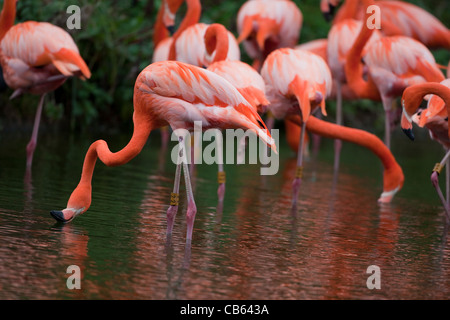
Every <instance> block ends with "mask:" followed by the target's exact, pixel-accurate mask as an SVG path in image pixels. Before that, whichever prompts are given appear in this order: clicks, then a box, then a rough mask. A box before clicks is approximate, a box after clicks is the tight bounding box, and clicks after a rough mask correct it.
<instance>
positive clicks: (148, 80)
mask: <svg viewBox="0 0 450 320" xmlns="http://www.w3.org/2000/svg"><path fill="white" fill-rule="evenodd" d="M133 101H134V114H133V123H134V131H133V135H132V137H131V140H130V141H129V143H128V144H127V145H126V146H125V147H124V148H123V149H122V150H120V151H118V152H115V153H113V152H111V151H110V150H109V148H108V145H107V143H106V142H105V141H104V140H97V141H96V142H94V143H93V144H91V146H90V147H89V150H88V151H87V153H86V157H85V160H84V164H83V170H82V175H81V180H80V182H79V184H78V186H77V187H76V188H75V190H74V191H73V192H72V194H71V196H70V198H69V200H68V202H67V206H66V208H65V209H63V210H61V211H58V210H54V211H51V215H52V216H53V217H54V218H55V219H57V220H59V221H62V222H69V221H71V220H72V219H74V218H75V217H76V216H77V215H80V214H82V213H84V212H86V210H88V208H89V207H90V204H91V197H92V195H91V193H92V191H91V190H92V187H91V181H92V175H93V172H94V167H95V163H96V161H97V158H100V160H101V161H102V162H103V163H104V164H106V165H107V166H119V165H123V164H125V163H127V162H129V161H130V160H131V159H133V158H134V157H136V156H137V155H138V154H139V153H140V151H141V150H142V148H143V147H144V145H145V143H146V141H147V138H148V136H149V134H150V131H151V130H154V129H156V128H158V127H161V126H164V125H170V126H171V128H172V129H173V130H174V132H175V133H176V134H177V135H178V141H179V153H178V159H177V169H176V173H175V183H174V192H173V193H172V195H171V204H170V206H169V208H168V210H167V235H170V234H171V233H172V228H173V224H174V219H175V215H176V213H177V211H178V199H179V194H178V192H179V183H180V176H181V167H183V171H184V177H185V185H186V194H187V199H188V200H187V201H188V207H187V214H186V221H187V232H186V241H187V242H190V241H191V239H192V231H193V225H194V219H195V215H196V212H197V208H196V205H195V201H194V195H193V192H192V186H191V182H190V176H189V170H188V168H187V160H186V159H187V158H186V153H185V152H184V151H185V150H184V141H185V138H186V135H187V131H186V130H193V129H194V121H201V123H202V128H203V129H209V128H219V129H225V128H242V129H246V130H247V129H248V130H254V131H256V133H257V134H258V136H259V138H260V139H261V140H262V141H264V142H265V143H266V144H267V145H269V146H270V147H271V148H272V149H273V150H274V152H276V145H275V142H274V140H273V139H272V138H271V136H270V133H269V132H268V131H266V130H264V129H266V128H265V125H264V123H263V122H262V119H261V117H260V116H259V115H258V113H257V112H256V111H255V110H254V108H253V107H252V106H251V105H250V103H249V102H248V101H247V100H246V99H245V98H244V97H243V96H242V95H241V94H240V93H239V92H238V91H237V89H236V88H235V87H234V86H233V85H232V84H230V83H229V82H228V81H226V80H225V79H223V78H222V77H220V76H218V75H216V74H215V73H213V72H211V71H208V70H205V69H202V68H199V67H196V66H193V65H189V64H185V63H182V62H179V61H162V62H155V63H153V64H151V65H149V66H148V67H146V68H145V69H144V70H143V71H142V72H141V73H140V74H139V76H138V77H137V80H136V83H135V87H134V97H133ZM183 129H184V130H183Z"/></svg>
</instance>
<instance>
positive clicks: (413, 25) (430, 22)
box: [321, 0, 450, 49]
mask: <svg viewBox="0 0 450 320" xmlns="http://www.w3.org/2000/svg"><path fill="white" fill-rule="evenodd" d="M339 2H340V1H339V0H321V10H322V12H323V13H324V15H325V16H326V17H331V15H332V12H331V11H330V8H331V9H332V8H334V7H336V6H337V4H338V3H339ZM363 3H364V0H347V1H345V2H344V3H343V5H342V6H341V8H340V10H339V11H338V13H337V14H336V17H335V18H334V20H333V23H338V22H340V21H342V20H345V19H349V18H352V19H358V20H360V19H362V18H363V17H364V12H363V9H364V8H365V7H364V8H363ZM374 4H376V5H377V6H378V7H379V8H380V11H381V13H382V14H381V16H382V21H381V27H382V30H381V31H382V33H383V34H384V35H386V36H394V35H403V36H407V37H411V38H414V39H416V40H418V41H420V42H422V43H423V44H424V45H425V46H427V47H429V48H445V49H450V30H449V29H448V28H447V27H446V26H445V25H444V24H442V22H440V21H439V20H438V19H437V18H436V17H435V16H433V15H432V14H431V13H429V12H427V11H426V10H424V9H422V8H420V7H418V6H416V5H414V4H411V3H408V2H404V1H392V0H390V1H375V2H374Z"/></svg>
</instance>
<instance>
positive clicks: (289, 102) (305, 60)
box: [261, 48, 332, 205]
mask: <svg viewBox="0 0 450 320" xmlns="http://www.w3.org/2000/svg"><path fill="white" fill-rule="evenodd" d="M261 75H262V77H263V79H264V81H265V83H266V94H267V97H268V99H269V102H270V105H269V109H270V111H271V112H272V114H273V115H274V117H275V118H277V119H284V118H285V117H286V116H287V115H290V114H299V113H300V115H301V116H302V120H303V122H302V130H301V135H300V146H299V148H298V155H297V173H296V178H295V179H294V182H293V200H292V203H293V205H295V204H296V203H297V198H298V192H299V189H300V184H301V178H302V173H303V149H304V148H303V146H304V136H305V130H306V123H307V122H308V118H309V117H310V115H311V113H312V112H313V111H314V109H315V108H316V107H318V106H320V107H321V110H322V113H323V114H324V115H326V111H325V99H326V98H327V97H328V95H329V94H330V93H331V86H332V79H331V73H330V70H329V68H328V66H327V64H326V62H325V61H324V60H323V59H322V58H321V57H320V56H318V55H316V54H314V53H312V52H309V51H306V50H295V49H289V48H283V49H278V50H275V51H273V52H272V53H271V54H269V56H268V57H267V59H266V60H265V62H264V64H263V67H262V69H261Z"/></svg>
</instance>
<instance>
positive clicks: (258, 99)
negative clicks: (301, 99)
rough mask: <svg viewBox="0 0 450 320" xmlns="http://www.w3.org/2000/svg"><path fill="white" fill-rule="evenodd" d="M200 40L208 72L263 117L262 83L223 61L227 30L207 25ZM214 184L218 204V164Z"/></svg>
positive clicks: (231, 62) (253, 74)
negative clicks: (216, 75) (216, 178)
mask: <svg viewBox="0 0 450 320" xmlns="http://www.w3.org/2000/svg"><path fill="white" fill-rule="evenodd" d="M204 38H205V50H206V57H205V63H206V64H207V65H208V70H210V71H212V72H214V73H216V74H218V75H220V76H221V77H223V78H224V79H226V80H228V81H229V82H230V83H231V84H232V85H234V86H235V87H236V89H237V90H238V91H239V92H240V93H241V94H242V96H243V97H244V98H245V99H246V100H247V101H248V102H250V104H251V105H252V106H253V107H254V109H255V110H256V111H257V112H260V113H264V112H265V110H266V108H267V105H268V104H269V101H268V100H267V98H266V95H265V83H264V80H263V78H262V77H261V75H260V74H259V73H258V72H257V71H256V70H255V69H253V68H252V67H251V66H249V65H248V64H246V63H244V62H241V61H239V60H229V59H227V56H228V48H229V43H230V40H229V36H228V31H227V29H226V28H225V27H224V26H223V25H221V24H218V23H214V24H211V25H210V26H209V27H208V29H207V30H206V32H205V36H204ZM209 63H211V64H209ZM244 139H245V138H244ZM218 141H220V140H218ZM244 141H245V140H244ZM244 141H241V143H240V145H239V151H238V157H242V152H243V149H244V148H245V146H244V145H243V142H244ZM220 148H221V146H220V147H219V149H220ZM239 152H240V153H239ZM238 163H239V161H238ZM218 182H219V189H218V195H219V201H222V200H223V197H224V193H225V172H224V171H223V165H222V164H220V163H219V173H218Z"/></svg>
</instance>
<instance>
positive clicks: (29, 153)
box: [27, 93, 45, 171]
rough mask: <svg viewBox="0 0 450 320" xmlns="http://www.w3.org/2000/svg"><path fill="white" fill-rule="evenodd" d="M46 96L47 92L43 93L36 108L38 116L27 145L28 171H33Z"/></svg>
mask: <svg viewBox="0 0 450 320" xmlns="http://www.w3.org/2000/svg"><path fill="white" fill-rule="evenodd" d="M44 98H45V93H44V94H42V95H41V98H40V99H39V104H38V108H37V110H36V116H35V118H34V125H33V133H32V134H31V139H30V142H28V145H27V171H31V165H32V163H33V154H34V150H35V149H36V144H37V137H38V132H39V124H40V123H41V115H42V109H43V106H44Z"/></svg>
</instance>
